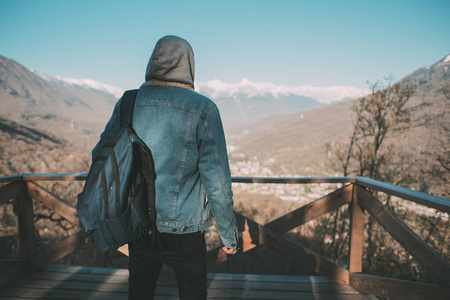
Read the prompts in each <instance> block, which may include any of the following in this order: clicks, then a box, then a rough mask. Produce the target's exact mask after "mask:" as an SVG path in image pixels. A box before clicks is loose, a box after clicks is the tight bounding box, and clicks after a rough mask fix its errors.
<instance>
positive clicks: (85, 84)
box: [55, 76, 125, 98]
mask: <svg viewBox="0 0 450 300" xmlns="http://www.w3.org/2000/svg"><path fill="white" fill-rule="evenodd" d="M55 78H56V79H57V80H60V81H63V82H65V83H67V84H69V86H72V87H77V86H78V87H81V88H83V89H87V90H89V89H92V90H97V91H100V92H104V93H106V94H110V95H113V96H114V97H116V98H120V97H122V95H123V92H124V91H125V90H123V89H121V88H118V87H115V86H112V85H109V84H106V83H102V82H99V81H95V80H92V79H88V78H83V79H75V78H62V77H60V76H55Z"/></svg>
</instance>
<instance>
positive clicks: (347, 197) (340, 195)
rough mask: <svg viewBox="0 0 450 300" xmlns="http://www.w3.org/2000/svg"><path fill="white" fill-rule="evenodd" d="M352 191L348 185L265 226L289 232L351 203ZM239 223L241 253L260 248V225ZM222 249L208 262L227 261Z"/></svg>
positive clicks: (241, 220)
mask: <svg viewBox="0 0 450 300" xmlns="http://www.w3.org/2000/svg"><path fill="white" fill-rule="evenodd" d="M352 190H353V188H352V186H351V185H347V186H345V187H343V188H341V189H339V190H337V191H335V192H332V193H331V194H329V195H327V196H325V197H323V198H320V199H318V200H315V201H313V202H311V203H308V204H306V205H304V206H302V207H301V208H299V209H297V210H295V211H293V212H290V213H288V214H286V215H284V216H282V217H280V218H278V219H275V220H273V221H271V222H269V223H267V224H266V225H264V226H265V227H266V228H268V229H270V230H272V231H274V232H276V233H278V234H283V233H285V232H288V231H289V230H292V229H293V228H296V227H298V226H300V225H302V224H304V223H307V222H309V221H311V220H313V219H315V218H317V217H320V216H321V215H323V214H325V213H327V212H330V211H333V210H335V209H337V208H339V207H341V206H342V205H345V204H347V203H349V202H351V195H352ZM237 223H238V230H239V232H241V239H240V241H239V242H240V244H239V248H240V249H241V251H242V252H247V251H249V250H251V249H253V248H255V247H256V246H258V245H259V244H260V243H259V237H258V236H254V235H255V234H256V235H259V231H258V229H257V227H258V226H259V224H257V223H255V222H247V219H243V218H240V219H237ZM249 226H253V227H254V228H250V227H249ZM221 249H222V246H219V247H216V248H214V249H211V250H210V251H208V261H210V262H211V263H214V264H218V263H221V262H224V261H226V260H227V255H226V254H225V253H224V252H223V251H222V250H221Z"/></svg>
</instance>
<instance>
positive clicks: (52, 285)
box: [8, 277, 359, 294]
mask: <svg viewBox="0 0 450 300" xmlns="http://www.w3.org/2000/svg"><path fill="white" fill-rule="evenodd" d="M8 286H10V287H13V286H14V287H25V288H41V289H42V288H45V289H70V290H88V291H95V292H105V293H115V292H119V293H126V292H128V281H125V280H124V281H123V282H120V283H105V282H103V281H89V280H87V279H84V280H83V281H80V280H77V281H75V280H72V278H70V277H69V278H67V279H66V280H64V281H60V280H48V279H41V278H19V279H16V280H14V281H12V282H11V283H10V284H9V285H8ZM158 286H160V287H172V288H174V289H176V288H177V282H176V280H175V278H167V277H160V279H159V281H158ZM207 286H208V289H210V290H211V289H228V290H236V289H237V290H260V291H279V292H282V291H290V292H307V293H335V294H359V292H357V291H356V290H355V289H354V288H352V287H350V286H348V285H339V284H330V283H328V284H314V283H296V282H272V281H238V280H217V279H214V280H208V282H207Z"/></svg>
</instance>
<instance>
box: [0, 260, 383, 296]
mask: <svg viewBox="0 0 450 300" xmlns="http://www.w3.org/2000/svg"><path fill="white" fill-rule="evenodd" d="M127 289H128V270H124V269H109V268H91V267H74V266H61V265H50V266H47V267H46V268H45V269H44V270H43V271H40V272H36V273H29V274H24V275H22V276H21V277H19V278H15V279H12V280H3V281H2V282H0V299H1V300H6V299H8V300H19V299H59V300H65V299H89V300H94V299H95V300H100V299H101V300H124V299H127ZM155 299H163V300H171V299H178V291H177V287H176V282H175V279H174V278H171V277H160V279H159V281H158V287H157V289H156V297H155ZM208 299H280V300H281V299H305V300H307V299H314V300H317V299H320V300H322V299H323V300H325V299H330V300H331V299H334V300H340V299H342V300H344V299H345V300H347V299H351V300H366V299H377V298H376V297H374V296H368V295H361V294H359V293H358V292H357V291H356V290H355V289H353V288H352V287H350V286H348V285H338V284H336V283H334V282H333V281H331V280H330V279H327V278H325V277H319V276H283V275H248V274H208Z"/></svg>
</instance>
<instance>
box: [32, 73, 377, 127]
mask: <svg viewBox="0 0 450 300" xmlns="http://www.w3.org/2000/svg"><path fill="white" fill-rule="evenodd" d="M31 71H32V72H33V73H34V74H36V75H38V76H39V77H41V78H42V79H44V80H46V81H48V82H51V83H54V84H56V85H58V86H62V87H70V88H74V89H80V90H89V91H95V92H100V93H105V94H109V95H112V96H114V97H115V98H117V99H118V98H120V97H121V96H122V94H123V92H124V90H123V89H121V88H118V87H114V86H111V85H107V84H104V83H101V82H98V81H94V80H91V79H73V78H61V77H60V76H51V75H47V74H44V73H40V72H38V71H34V70H31ZM195 86H196V90H197V92H199V93H201V94H204V95H205V96H207V97H209V98H211V99H212V100H213V101H214V102H215V103H216V104H217V106H218V107H219V110H220V112H221V116H222V120H223V123H224V128H225V130H226V131H229V130H231V129H233V128H237V127H240V126H243V125H248V124H251V123H253V122H255V121H258V120H261V119H262V118H264V117H266V116H269V115H272V114H285V113H292V112H297V111H301V110H309V109H313V108H318V107H322V106H325V105H327V104H329V103H333V102H339V101H343V100H348V99H353V98H356V97H359V96H362V95H364V94H367V93H369V91H368V90H361V89H358V88H355V87H351V86H331V87H312V86H295V87H290V86H285V85H275V84H273V83H267V82H266V83H261V82H251V81H249V80H247V79H245V78H244V79H242V81H241V82H239V83H237V84H229V83H225V82H222V81H220V80H218V79H215V80H211V81H208V82H206V83H203V82H195Z"/></svg>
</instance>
